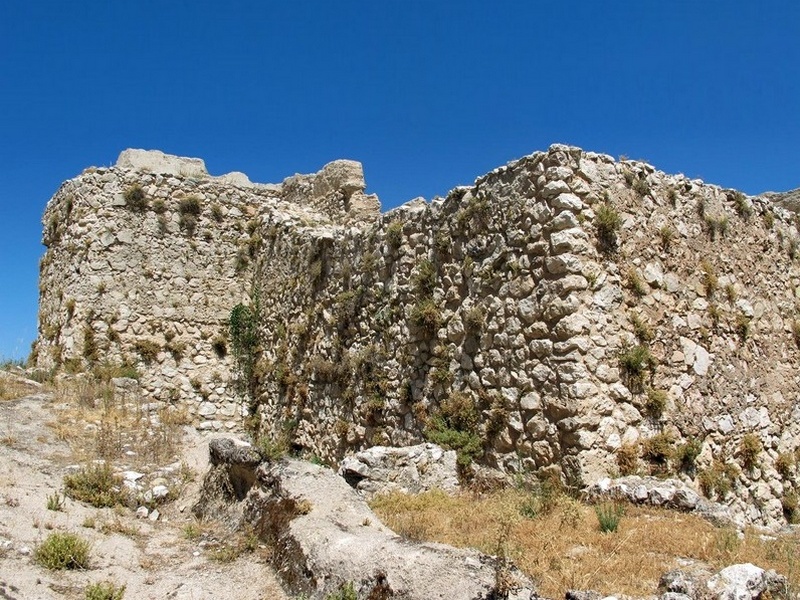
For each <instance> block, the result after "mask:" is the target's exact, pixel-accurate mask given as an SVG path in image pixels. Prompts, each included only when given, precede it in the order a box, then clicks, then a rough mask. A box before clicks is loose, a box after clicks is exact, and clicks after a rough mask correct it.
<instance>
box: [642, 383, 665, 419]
mask: <svg viewBox="0 0 800 600" xmlns="http://www.w3.org/2000/svg"><path fill="white" fill-rule="evenodd" d="M667 399H668V396H667V392H666V391H664V390H660V389H656V388H650V389H648V390H647V398H646V400H645V403H644V408H645V411H646V412H647V414H648V415H649V416H650V417H652V418H653V419H660V418H661V417H662V416H663V415H664V411H665V410H666V409H667Z"/></svg>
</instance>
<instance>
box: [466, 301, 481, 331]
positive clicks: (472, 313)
mask: <svg viewBox="0 0 800 600" xmlns="http://www.w3.org/2000/svg"><path fill="white" fill-rule="evenodd" d="M485 321H486V311H484V310H483V308H481V307H480V306H472V307H470V308H468V309H467V310H466V312H464V327H465V329H466V330H467V331H468V332H470V333H479V332H480V331H481V329H483V324H484V322H485Z"/></svg>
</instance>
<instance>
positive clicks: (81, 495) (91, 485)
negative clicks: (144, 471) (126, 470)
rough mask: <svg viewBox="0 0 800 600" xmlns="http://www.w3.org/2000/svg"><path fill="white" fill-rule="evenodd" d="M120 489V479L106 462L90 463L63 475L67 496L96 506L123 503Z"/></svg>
mask: <svg viewBox="0 0 800 600" xmlns="http://www.w3.org/2000/svg"><path fill="white" fill-rule="evenodd" d="M122 490H123V486H122V479H121V478H120V477H118V476H116V475H114V472H113V471H112V470H111V466H110V465H108V463H103V464H95V465H90V466H87V467H84V468H83V469H81V470H80V471H77V472H75V473H72V474H70V475H66V476H65V477H64V493H65V494H66V495H67V496H69V497H70V498H72V499H73V500H78V501H79V502H86V503H87V504H91V505H92V506H94V507H96V508H104V507H107V506H116V505H117V504H124V501H125V500H126V497H125V494H124V492H123V491H122Z"/></svg>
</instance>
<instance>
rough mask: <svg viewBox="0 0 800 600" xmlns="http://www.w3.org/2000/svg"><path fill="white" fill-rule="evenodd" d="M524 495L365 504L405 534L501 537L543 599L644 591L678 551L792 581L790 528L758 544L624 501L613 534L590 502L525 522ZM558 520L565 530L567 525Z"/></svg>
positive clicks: (467, 541)
mask: <svg viewBox="0 0 800 600" xmlns="http://www.w3.org/2000/svg"><path fill="white" fill-rule="evenodd" d="M529 500H530V496H529V494H527V493H525V492H522V491H517V490H504V491H499V492H494V493H491V494H488V495H483V496H475V495H472V494H466V493H465V494H462V495H459V496H452V497H451V496H447V495H446V494H444V493H443V492H427V493H424V494H420V495H417V496H405V495H403V494H392V495H389V496H384V497H381V498H378V499H376V500H375V501H373V503H372V508H373V510H375V512H376V513H377V514H378V516H379V517H380V518H381V519H382V520H383V521H384V523H385V524H386V525H387V526H388V527H390V528H392V529H394V530H395V531H396V532H397V533H399V534H401V535H404V536H406V537H408V538H410V539H414V540H428V541H436V542H441V543H446V544H452V545H454V546H461V547H465V546H469V547H474V548H478V549H479V550H481V551H483V552H487V553H490V554H495V553H496V552H497V549H498V545H499V544H500V543H503V544H504V546H505V547H506V548H508V553H509V557H510V558H511V559H512V560H513V561H514V562H515V563H516V565H517V566H518V567H519V568H520V569H522V570H523V571H524V572H526V573H528V575H530V576H531V577H532V578H533V579H534V580H535V581H536V582H537V585H538V591H539V593H540V594H542V595H544V596H546V597H551V598H557V597H563V595H564V593H565V591H566V590H568V589H594V590H598V591H600V592H601V593H604V594H625V595H630V596H640V597H641V596H649V595H652V594H654V593H655V592H656V588H657V586H658V580H659V577H660V576H661V574H662V573H664V572H665V571H668V570H670V569H673V568H676V567H678V566H679V564H678V559H679V558H683V559H694V560H699V561H703V562H706V563H708V564H710V565H711V566H712V567H715V568H722V567H723V566H727V565H729V564H732V563H736V562H752V563H754V564H757V565H758V566H760V567H762V568H765V569H770V568H772V569H775V570H776V571H778V572H779V573H782V574H784V575H786V576H787V577H789V579H790V582H791V583H792V584H793V585H795V586H796V585H800V573H798V572H796V571H795V564H796V563H797V562H798V561H797V559H798V556H799V555H800V549H798V544H799V543H800V538H798V537H797V536H796V535H792V536H785V537H781V538H779V539H777V540H772V541H763V540H761V539H760V538H759V536H758V534H756V533H748V534H747V535H746V536H745V538H744V540H739V539H738V537H737V535H736V533H735V532H732V531H730V530H725V529H717V528H714V527H713V526H712V525H711V524H709V523H708V522H706V521H704V520H703V519H701V518H699V517H697V516H694V515H688V514H685V513H679V512H675V511H668V510H658V509H652V508H641V507H635V506H627V507H626V509H625V514H624V516H623V517H622V518H621V519H620V522H619V527H618V529H617V531H616V532H613V533H602V532H601V531H600V527H599V526H598V521H597V517H596V515H595V511H594V508H593V507H591V506H587V505H585V504H582V503H578V502H575V501H571V502H560V503H559V502H556V505H555V508H554V509H553V510H551V511H549V512H544V513H543V514H541V515H539V516H537V517H536V518H533V519H528V518H523V517H522V516H521V514H520V507H521V506H523V505H524V504H525V503H526V502H528V501H529ZM567 513H571V514H567ZM565 515H566V516H565ZM566 522H569V523H570V525H574V527H572V528H570V529H567V528H566V527H565V523H566ZM506 529H507V532H505V531H504V530H506Z"/></svg>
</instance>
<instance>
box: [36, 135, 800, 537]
mask: <svg viewBox="0 0 800 600" xmlns="http://www.w3.org/2000/svg"><path fill="white" fill-rule="evenodd" d="M134 182H139V183H140V184H141V185H142V186H143V188H144V189H145V190H146V191H147V196H148V198H150V201H151V205H152V202H153V200H154V199H155V198H157V197H159V195H161V197H163V198H164V200H165V203H166V205H167V207H168V210H167V212H166V213H164V215H166V217H167V231H166V232H164V233H162V232H161V231H160V230H159V226H158V215H157V214H155V213H154V212H153V211H152V210H148V211H145V212H143V213H137V212H135V211H131V210H130V209H129V208H127V207H125V206H119V204H120V202H121V200H120V198H121V195H120V194H121V193H122V192H123V191H124V190H125V189H128V187H129V186H130V185H133V183H134ZM363 189H364V186H363V177H362V176H361V174H360V166H359V165H357V163H349V161H339V162H337V163H333V166H331V165H329V166H328V167H326V168H325V169H324V170H323V172H321V173H320V174H318V175H316V176H295V177H293V178H290V179H288V180H286V182H284V184H282V185H281V186H261V187H259V186H252V184H251V185H250V186H246V185H245V186H244V187H238V188H237V187H234V186H232V185H230V184H228V183H225V182H222V181H217V180H210V179H208V180H204V179H203V178H202V177H201V178H199V179H196V180H189V179H186V178H181V177H178V176H173V177H162V176H158V175H153V174H143V173H142V172H140V171H134V170H131V169H127V170H125V169H121V168H119V167H118V168H115V169H109V170H105V171H100V170H98V171H95V172H93V173H85V174H84V175H82V176H81V177H79V178H77V179H76V180H72V181H71V182H67V183H66V184H65V185H64V186H63V187H62V189H61V190H59V192H58V193H57V194H56V196H55V197H54V199H53V200H51V202H50V204H49V205H48V209H47V212H46V213H45V228H46V232H45V242H46V243H47V245H48V252H47V253H46V255H45V258H44V259H43V269H42V298H41V308H40V333H41V335H40V339H39V343H38V354H39V363H40V364H41V365H49V364H52V363H53V361H55V360H56V359H60V361H61V362H62V363H63V361H65V360H69V359H70V358H74V357H82V360H84V358H83V357H84V354H85V352H86V351H85V348H86V338H85V335H84V331H85V329H86V326H87V324H89V325H90V326H91V328H92V331H93V332H94V342H95V344H96V345H98V347H99V348H100V349H101V351H102V352H101V353H102V355H103V356H106V355H108V356H109V357H110V358H111V359H112V360H116V359H120V360H121V359H122V358H123V357H125V356H127V357H128V358H129V359H130V358H131V357H133V358H136V356H137V352H139V351H138V350H137V346H136V344H137V341H139V340H141V339H142V338H144V339H149V340H152V341H154V342H155V343H156V344H157V345H158V346H159V348H161V351H160V352H159V353H158V354H157V357H156V358H155V360H154V361H153V362H152V363H151V364H150V365H146V364H144V363H141V362H140V363H139V366H140V368H141V370H142V371H143V373H144V376H143V381H144V383H145V387H146V389H147V390H148V391H149V393H150V394H152V395H153V396H154V397H156V398H160V399H164V398H165V394H172V395H173V396H174V397H176V398H180V399H181V400H183V401H185V402H187V404H188V405H189V406H190V407H191V408H192V410H193V411H194V412H195V413H196V414H197V415H198V421H203V422H205V425H204V426H207V427H208V426H217V427H220V426H224V425H225V424H226V423H230V424H231V425H230V426H234V425H235V424H236V423H241V419H240V418H239V417H238V413H239V412H240V411H242V410H244V412H250V411H253V412H256V413H257V416H258V419H257V421H258V422H260V423H261V426H260V427H261V431H262V433H263V432H265V431H268V432H270V433H271V435H272V436H282V437H286V438H288V439H289V440H290V441H291V442H292V444H294V445H295V447H296V448H297V449H304V450H306V451H308V452H311V453H314V454H316V455H318V456H320V457H322V458H324V459H327V460H337V459H338V458H340V457H341V456H342V455H343V454H344V453H345V452H346V451H348V450H351V449H355V448H363V447H367V446H370V445H375V444H393V445H406V444H411V443H416V442H418V441H421V440H423V439H432V440H434V441H440V442H443V443H447V444H449V445H452V446H457V447H459V448H461V450H462V456H463V457H465V462H466V460H467V459H468V458H470V457H471V458H473V459H474V460H476V461H478V462H481V463H484V464H488V465H490V466H494V467H497V468H500V469H502V470H504V471H506V472H516V471H520V470H528V471H534V470H537V469H542V468H549V467H551V465H558V466H559V467H560V468H561V470H562V473H563V475H564V477H565V478H566V479H567V480H569V481H572V482H574V483H580V482H590V481H594V480H596V479H597V478H599V477H601V476H604V475H607V474H613V473H616V472H618V471H619V470H620V468H623V469H624V468H626V464H627V463H625V462H624V461H622V462H620V458H619V457H620V455H623V456H624V455H626V453H627V455H630V453H631V451H632V449H633V452H634V456H633V460H634V461H637V460H638V462H634V465H633V466H634V467H636V468H638V469H639V470H643V471H647V470H651V471H654V472H655V471H660V472H666V471H675V470H678V468H679V467H680V463H681V461H680V459H679V457H678V452H679V451H681V450H683V451H684V455H685V454H686V452H685V450H686V449H687V448H688V447H689V446H687V443H689V442H691V441H696V442H698V444H697V446H693V447H692V448H693V449H694V450H695V451H696V452H697V453H699V455H698V456H697V458H696V465H695V468H694V469H691V468H689V469H685V470H686V471H688V474H685V475H684V476H685V477H693V478H695V483H699V481H700V479H699V478H697V475H698V474H703V477H704V478H705V479H704V484H705V486H706V487H711V488H714V487H715V485H714V480H713V477H714V476H719V477H723V478H725V477H726V478H727V481H729V482H730V483H731V486H732V492H731V493H730V494H728V495H727V496H726V497H725V498H726V500H727V501H729V502H731V503H733V505H734V508H735V510H737V511H739V514H740V515H741V516H742V517H743V518H746V519H747V520H750V521H754V522H763V523H774V522H776V521H778V520H780V519H781V518H782V513H783V508H782V505H781V498H784V497H785V496H786V495H787V493H788V492H789V491H790V490H792V489H793V485H794V484H793V481H794V476H795V470H794V467H793V466H791V468H786V467H785V463H786V462H787V461H788V460H789V459H788V457H789V456H790V455H791V454H792V453H793V452H794V450H795V449H796V447H797V446H798V445H799V444H800V438H798V431H797V427H798V426H797V425H796V424H795V423H796V422H797V417H798V416H800V415H798V414H795V403H796V402H795V400H796V398H797V391H798V380H797V376H796V365H797V358H798V349H797V343H796V341H795V339H794V338H795V333H797V332H798V331H799V330H798V329H797V328H796V327H795V317H796V308H797V300H796V292H797V290H798V288H799V287H800V277H798V271H797V268H796V266H795V261H794V260H793V256H794V254H795V253H796V252H797V249H798V242H797V235H798V232H797V229H796V227H795V225H794V224H793V219H792V214H791V213H789V212H787V211H785V210H783V209H782V208H779V207H776V206H773V205H772V204H770V203H769V202H768V201H766V200H765V199H761V198H756V199H747V198H744V197H742V196H741V195H738V194H735V193H734V192H733V191H731V190H722V189H719V188H717V187H714V186H710V185H706V184H703V183H702V182H700V181H696V180H695V181H690V180H688V179H686V178H684V177H682V176H667V175H665V174H663V173H660V172H657V171H655V170H654V169H653V168H652V167H650V166H649V165H645V164H643V163H638V162H632V161H623V162H614V161H613V160H612V159H611V158H610V157H607V156H602V155H596V154H591V153H584V152H582V151H581V150H579V149H576V148H569V147H564V146H553V147H552V148H551V149H550V150H549V151H548V152H545V153H537V154H534V155H532V156H529V157H526V158H523V159H521V160H519V161H517V162H515V163H512V164H510V165H508V166H507V167H503V168H501V169H498V170H496V171H493V172H492V173H490V174H488V175H486V176H484V177H482V178H480V179H479V180H478V181H477V182H476V184H475V185H474V186H472V187H468V188H457V189H456V190H454V191H453V192H451V193H450V195H449V196H448V197H447V198H446V199H444V200H437V201H434V202H432V203H430V204H426V203H424V202H413V203H409V204H408V205H405V206H404V207H401V208H399V209H396V210H394V211H391V212H389V213H386V214H383V215H379V214H378V213H377V200H376V199H374V198H373V197H369V196H364V194H363ZM187 195H197V196H201V195H202V196H201V198H202V205H203V212H202V213H201V215H200V218H199V221H198V227H197V231H196V233H195V234H194V237H190V236H188V235H187V234H186V232H185V231H183V232H182V231H181V228H180V227H179V225H178V219H179V212H180V211H179V210H178V209H177V208H176V206H177V205H176V203H178V204H179V203H180V200H181V198H184V197H186V196H187ZM69 198H72V202H71V204H72V208H71V210H70V211H68V210H67V207H68V204H69V200H68V199H69ZM123 202H124V201H123ZM212 205H218V206H219V207H221V208H222V210H223V211H227V212H226V213H225V214H224V215H223V216H222V218H220V219H217V218H214V216H213V215H212V214H211V206H212ZM608 207H612V208H613V210H611V211H609V210H607V208H608ZM67 212H69V213H70V214H69V216H67ZM609 215H610V216H611V217H613V216H614V215H618V216H619V218H620V224H621V227H620V228H619V230H618V231H616V234H614V231H613V228H611V230H610V231H611V233H609V234H608V235H606V236H605V238H604V237H603V235H602V227H601V226H599V225H598V222H599V221H600V220H603V219H606V220H607V221H608V219H609V218H610V217H609ZM612 220H613V219H612ZM51 221H52V223H51ZM248 223H250V225H249V226H248ZM603 239H605V243H603ZM253 240H255V241H253ZM237 256H238V257H239V259H237ZM245 256H246V257H247V258H248V260H247V264H246V265H244V264H243V262H242V258H243V257H245ZM237 264H238V268H237ZM101 290H102V291H101ZM70 300H74V306H73V307H72V308H71V309H70V304H69V303H70ZM239 302H245V303H249V304H251V305H252V306H253V307H254V308H255V307H257V312H258V323H259V336H260V339H259V343H258V345H257V347H255V348H254V368H253V376H252V378H251V382H250V384H251V390H252V397H251V398H248V399H242V398H241V397H237V396H236V394H235V393H233V386H232V383H231V382H232V378H233V377H234V375H233V373H234V372H235V371H236V369H235V368H234V367H235V365H234V361H233V360H232V359H231V357H230V356H227V357H225V358H224V359H222V358H219V357H217V355H216V354H215V352H214V350H213V347H212V346H213V342H214V340H215V338H216V337H217V336H218V335H219V334H220V333H221V332H223V331H224V330H225V329H226V320H227V317H228V315H229V313H230V310H231V308H232V307H233V306H234V305H236V304H237V303H239ZM90 311H93V312H90ZM70 315H71V316H70ZM110 331H114V332H116V337H117V339H116V340H115V339H113V338H114V335H113V334H112V335H109V332H110ZM168 331H174V332H175V337H173V338H172V340H177V341H179V342H181V343H185V345H186V349H185V351H184V353H183V358H181V360H179V361H176V360H175V358H174V357H173V356H172V354H171V353H170V352H169V351H168V350H164V348H167V347H168V346H169V344H170V340H168V339H167V336H165V333H166V332H168ZM798 335H800V333H799V334H798ZM89 341H92V340H89ZM139 345H140V346H141V344H139ZM632 350H634V352H632ZM637 353H638V354H637ZM139 355H141V352H139ZM650 357H652V360H651V359H650ZM626 360H627V364H628V365H629V366H628V368H627V369H626V368H624V367H623V366H622V364H623V362H624V361H626ZM642 363H644V364H642ZM639 366H641V367H642V369H641V377H638V376H637V375H638V372H637V370H636V369H637V368H638V367H639ZM645 367H648V368H645ZM193 384H194V385H193ZM175 389H177V390H178V392H177V393H176V392H173V390H175ZM250 423H251V424H253V423H254V421H253V419H252V418H251V419H250ZM748 434H749V435H748ZM742 440H745V442H746V443H750V442H753V440H756V441H757V442H758V444H759V445H760V447H761V450H760V451H759V452H757V453H756V456H755V458H754V459H753V460H748V454H747V451H746V450H745V451H744V452H743V451H742V449H741V446H742ZM665 448H666V449H667V450H668V451H669V452H670V456H669V457H667V455H666V454H667V453H666V452H665ZM637 452H638V455H637V454H636V453H637ZM690 454H691V452H690ZM637 456H638V458H637ZM750 458H753V457H750ZM629 462H630V461H629ZM687 462H689V461H684V466H687V465H686V463H687ZM734 463H738V464H739V472H738V473H734V472H732V471H731V469H730V468H729V469H727V470H725V469H723V465H725V464H734ZM627 466H628V467H629V466H630V464H627ZM779 471H780V472H779ZM723 472H724V473H725V475H721V473H723ZM716 486H717V487H716V489H720V488H721V487H722V484H720V483H719V482H718V481H717V484H716ZM723 491H724V490H723ZM710 493H712V495H713V491H712V492H710ZM745 511H747V512H745Z"/></svg>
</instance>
